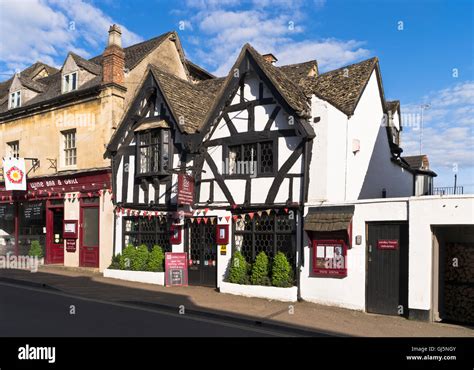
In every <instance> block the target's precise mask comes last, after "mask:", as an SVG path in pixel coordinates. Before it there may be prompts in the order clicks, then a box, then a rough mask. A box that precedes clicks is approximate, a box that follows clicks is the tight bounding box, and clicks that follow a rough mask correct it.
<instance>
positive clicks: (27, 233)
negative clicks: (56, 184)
mask: <svg viewBox="0 0 474 370" xmlns="http://www.w3.org/2000/svg"><path fill="white" fill-rule="evenodd" d="M61 203H62V202H61ZM18 216H19V230H18V254H19V255H27V254H28V252H29V250H30V246H31V242H32V241H34V240H37V241H39V243H40V245H41V248H43V255H45V248H46V207H45V201H33V202H23V203H20V204H19V207H18ZM61 222H62V220H61ZM61 225H62V224H61ZM61 232H62V230H61Z"/></svg>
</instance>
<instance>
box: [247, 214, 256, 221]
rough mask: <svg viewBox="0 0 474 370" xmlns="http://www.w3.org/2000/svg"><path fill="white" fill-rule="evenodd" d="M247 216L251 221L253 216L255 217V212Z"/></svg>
mask: <svg viewBox="0 0 474 370" xmlns="http://www.w3.org/2000/svg"><path fill="white" fill-rule="evenodd" d="M248 215H249V217H250V219H251V220H252V219H253V216H254V215H255V212H249V213H248Z"/></svg>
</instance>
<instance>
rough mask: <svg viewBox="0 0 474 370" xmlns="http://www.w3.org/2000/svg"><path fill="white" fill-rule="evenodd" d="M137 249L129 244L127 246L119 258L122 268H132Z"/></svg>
mask: <svg viewBox="0 0 474 370" xmlns="http://www.w3.org/2000/svg"><path fill="white" fill-rule="evenodd" d="M136 251H137V249H136V248H135V247H134V246H133V245H132V244H129V245H127V246H126V247H125V249H124V250H123V252H122V255H121V256H120V259H119V266H120V270H131V266H132V260H133V259H135V254H136Z"/></svg>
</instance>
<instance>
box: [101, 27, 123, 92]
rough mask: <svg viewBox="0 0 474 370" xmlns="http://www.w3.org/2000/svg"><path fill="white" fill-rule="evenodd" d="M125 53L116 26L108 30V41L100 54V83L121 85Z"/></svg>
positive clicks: (120, 35) (119, 32)
mask: <svg viewBox="0 0 474 370" xmlns="http://www.w3.org/2000/svg"><path fill="white" fill-rule="evenodd" d="M124 69H125V53H124V51H123V49H122V31H121V30H120V27H119V26H117V25H116V24H114V25H112V26H110V28H109V40H108V42H107V47H106V48H105V50H104V53H103V54H102V82H103V83H116V84H119V85H123V83H124Z"/></svg>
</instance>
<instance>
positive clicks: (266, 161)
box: [225, 141, 275, 175]
mask: <svg viewBox="0 0 474 370" xmlns="http://www.w3.org/2000/svg"><path fill="white" fill-rule="evenodd" d="M274 155H275V153H274V143H273V141H264V142H261V143H252V144H239V145H229V147H228V156H227V158H226V163H227V166H228V168H227V171H225V174H226V175H256V174H258V175H270V174H273V172H274V164H275V162H274Z"/></svg>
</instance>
